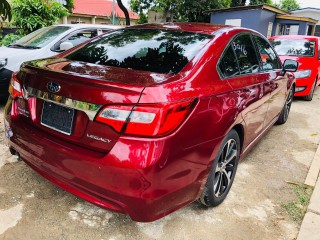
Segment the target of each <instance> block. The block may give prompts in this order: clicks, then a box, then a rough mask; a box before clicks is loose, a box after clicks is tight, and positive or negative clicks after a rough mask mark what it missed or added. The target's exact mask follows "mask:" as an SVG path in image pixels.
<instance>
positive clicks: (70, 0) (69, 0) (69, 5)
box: [65, 0, 74, 13]
mask: <svg viewBox="0 0 320 240" xmlns="http://www.w3.org/2000/svg"><path fill="white" fill-rule="evenodd" d="M65 7H66V9H68V10H69V12H70V13H71V12H72V9H73V8H74V0H67V5H66V6H65Z"/></svg>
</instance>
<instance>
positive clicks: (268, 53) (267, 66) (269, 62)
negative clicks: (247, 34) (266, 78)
mask: <svg viewBox="0 0 320 240" xmlns="http://www.w3.org/2000/svg"><path fill="white" fill-rule="evenodd" d="M253 38H254V40H255V42H256V43H257V46H258V50H259V55H260V58H261V61H262V69H263V70H265V71H268V70H273V69H280V68H281V65H280V62H279V59H278V57H277V55H276V53H275V52H274V51H273V49H272V47H271V46H270V44H269V43H268V42H267V41H266V40H265V39H263V38H261V37H258V36H254V37H253Z"/></svg>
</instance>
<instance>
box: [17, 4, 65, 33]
mask: <svg viewBox="0 0 320 240" xmlns="http://www.w3.org/2000/svg"><path fill="white" fill-rule="evenodd" d="M12 13H13V25H15V26H17V27H20V28H22V30H23V33H24V34H28V33H30V32H33V31H35V30H37V29H40V28H43V27H47V26H50V25H53V24H55V23H56V22H57V21H58V20H59V19H60V18H61V17H63V16H68V15H69V12H68V10H67V9H66V8H65V7H63V6H62V5H61V4H60V3H58V2H55V1H53V0H13V1H12Z"/></svg>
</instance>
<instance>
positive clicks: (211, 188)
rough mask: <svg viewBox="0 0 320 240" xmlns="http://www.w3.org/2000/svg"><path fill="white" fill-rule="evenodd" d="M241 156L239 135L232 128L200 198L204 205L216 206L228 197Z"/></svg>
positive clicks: (223, 142)
mask: <svg viewBox="0 0 320 240" xmlns="http://www.w3.org/2000/svg"><path fill="white" fill-rule="evenodd" d="M239 156H240V139H239V135H238V133H237V132H236V131H235V130H231V131H230V132H229V133H228V134H227V136H226V137H225V138H224V140H223V141H222V144H221V146H220V149H219V152H218V154H217V157H216V158H215V160H214V162H213V165H212V168H211V171H210V173H209V176H208V179H207V182H206V185H205V188H204V190H203V193H202V195H201V197H200V199H199V201H200V202H201V203H202V204H203V205H205V206H207V207H215V206H218V205H219V204H220V203H222V202H223V201H224V199H225V198H226V197H227V195H228V193H229V190H230V188H231V186H232V183H233V180H234V177H235V175H236V171H237V167H238V162H239Z"/></svg>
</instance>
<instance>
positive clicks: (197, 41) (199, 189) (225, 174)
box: [5, 23, 297, 221]
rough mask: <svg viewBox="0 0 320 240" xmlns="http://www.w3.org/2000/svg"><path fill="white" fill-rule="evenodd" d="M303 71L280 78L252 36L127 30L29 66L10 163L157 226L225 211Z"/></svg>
mask: <svg viewBox="0 0 320 240" xmlns="http://www.w3.org/2000/svg"><path fill="white" fill-rule="evenodd" d="M260 52H266V53H267V54H268V56H269V58H268V59H266V60H265V61H263V60H262V57H261V54H262V53H260ZM296 68H297V62H295V61H292V60H289V61H287V62H286V63H285V64H284V67H283V68H282V66H281V62H280V60H279V58H278V56H277V55H276V53H275V52H274V50H273V49H272V47H271V46H270V44H269V42H268V41H267V40H266V39H265V38H264V37H263V36H262V35H260V34H259V33H257V32H254V31H251V30H248V29H243V28H235V27H226V26H218V25H210V24H188V23H174V24H164V25H138V26H134V27H129V28H126V29H122V30H117V31H113V32H111V33H107V34H106V35H104V36H102V37H99V38H96V39H94V40H92V41H90V42H88V43H85V44H83V45H82V46H80V47H77V48H74V49H72V50H69V51H68V52H66V53H63V54H61V55H60V56H57V57H55V58H49V59H44V60H37V61H31V62H27V63H25V64H23V65H22V67H21V70H20V72H19V73H17V74H14V75H13V76H12V80H11V85H10V95H11V97H10V98H9V100H8V103H7V105H6V108H5V127H6V136H7V137H8V139H9V146H10V150H11V153H12V154H15V155H17V156H18V157H20V158H21V159H22V160H23V161H25V162H26V163H27V164H28V165H29V166H30V167H31V168H33V169H34V170H35V171H37V172H38V173H40V174H41V175H42V176H44V177H45V178H47V179H48V180H50V181H51V182H53V183H54V184H56V185H58V186H60V187H61V188H63V189H65V190H67V191H69V192H71V193H73V194H75V195H77V196H79V197H81V198H83V199H86V200H88V201H90V202H92V203H94V204H97V205H99V206H102V207H104V208H107V209H111V210H114V211H118V212H122V213H127V214H129V215H130V217H131V218H132V219H133V220H135V221H153V220H156V219H159V218H161V217H163V216H165V215H167V214H169V213H171V212H173V211H175V210H177V209H179V208H181V207H183V206H185V205H187V204H189V203H191V202H193V201H195V200H197V199H200V201H201V202H202V203H203V204H204V205H206V206H216V205H218V204H220V203H221V202H222V201H223V200H224V199H225V197H226V196H227V194H228V192H229V190H230V187H231V185H232V182H233V179H234V177H235V174H236V170H237V165H238V161H239V160H240V159H242V158H243V157H244V156H245V155H246V154H247V153H248V151H249V150H250V148H251V147H252V146H254V144H255V143H257V142H258V140H259V139H260V138H261V137H262V136H263V135H264V134H265V133H266V131H267V130H268V129H269V128H270V127H271V126H272V125H273V124H274V123H276V122H278V123H284V122H286V120H287V118H288V114H289V110H290V106H291V102H292V98H293V92H294V87H295V79H294V76H293V74H292V73H290V71H295V69H296Z"/></svg>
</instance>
